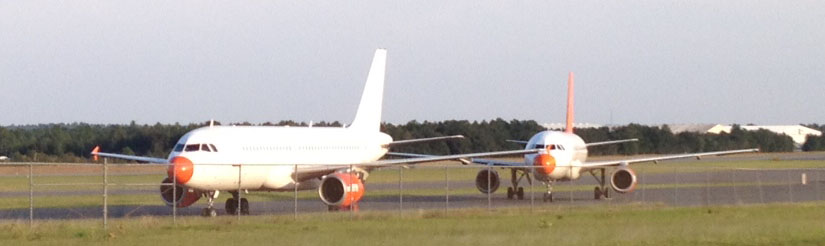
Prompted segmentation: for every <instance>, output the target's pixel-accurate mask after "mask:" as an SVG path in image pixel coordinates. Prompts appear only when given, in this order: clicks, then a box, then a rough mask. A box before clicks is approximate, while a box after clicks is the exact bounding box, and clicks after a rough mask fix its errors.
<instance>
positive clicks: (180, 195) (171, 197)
mask: <svg viewBox="0 0 825 246" xmlns="http://www.w3.org/2000/svg"><path fill="white" fill-rule="evenodd" d="M171 183H172V180H171V179H169V178H168V177H167V178H165V179H163V183H161V185H160V198H161V199H163V201H164V202H166V205H167V206H172V205H173V201H175V200H177V202H175V203H176V204H177V206H178V207H179V208H185V207H189V205H192V204H193V203H195V202H197V201H198V200H199V199H201V192H199V191H196V190H193V189H189V188H186V187H183V186H181V185H179V184H174V185H175V187H174V188H172V186H171V185H170V184H171Z"/></svg>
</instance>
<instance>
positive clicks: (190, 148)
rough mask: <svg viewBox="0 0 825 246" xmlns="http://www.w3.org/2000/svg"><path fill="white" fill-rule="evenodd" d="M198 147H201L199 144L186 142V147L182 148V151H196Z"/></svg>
mask: <svg viewBox="0 0 825 246" xmlns="http://www.w3.org/2000/svg"><path fill="white" fill-rule="evenodd" d="M200 147H201V145H200V144H187V145H186V148H184V151H186V152H195V151H198V150H199V149H200Z"/></svg>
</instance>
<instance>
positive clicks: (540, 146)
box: [534, 144, 544, 149]
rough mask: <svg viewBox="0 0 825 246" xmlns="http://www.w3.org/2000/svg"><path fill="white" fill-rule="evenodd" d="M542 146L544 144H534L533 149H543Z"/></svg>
mask: <svg viewBox="0 0 825 246" xmlns="http://www.w3.org/2000/svg"><path fill="white" fill-rule="evenodd" d="M543 148H544V144H536V147H535V148H534V149H543Z"/></svg>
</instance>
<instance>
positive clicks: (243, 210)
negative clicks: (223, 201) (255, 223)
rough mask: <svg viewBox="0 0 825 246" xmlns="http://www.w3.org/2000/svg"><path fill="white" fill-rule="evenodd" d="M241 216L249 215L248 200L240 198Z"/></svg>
mask: <svg viewBox="0 0 825 246" xmlns="http://www.w3.org/2000/svg"><path fill="white" fill-rule="evenodd" d="M241 214H242V215H249V200H246V198H241Z"/></svg>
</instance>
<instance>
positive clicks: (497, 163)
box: [470, 158, 525, 167]
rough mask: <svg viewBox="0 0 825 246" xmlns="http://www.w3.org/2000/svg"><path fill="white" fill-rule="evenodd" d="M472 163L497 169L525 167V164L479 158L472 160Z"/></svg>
mask: <svg viewBox="0 0 825 246" xmlns="http://www.w3.org/2000/svg"><path fill="white" fill-rule="evenodd" d="M470 162H472V163H475V164H481V165H485V166H495V167H523V166H525V164H524V162H514V161H500V160H490V159H478V158H473V159H470Z"/></svg>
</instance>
